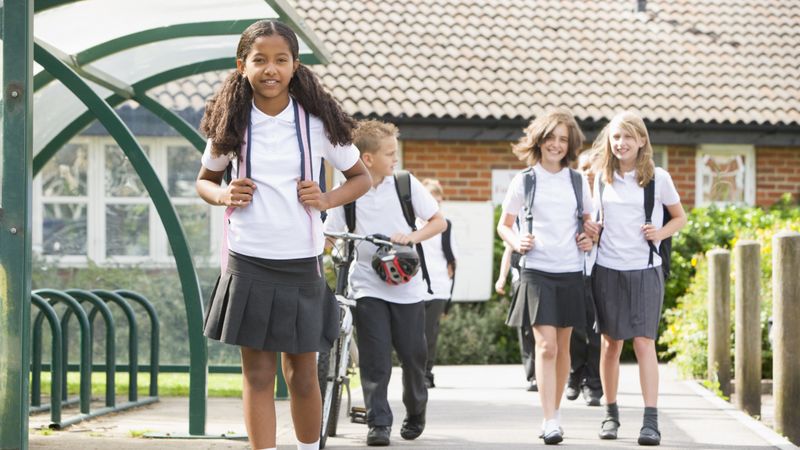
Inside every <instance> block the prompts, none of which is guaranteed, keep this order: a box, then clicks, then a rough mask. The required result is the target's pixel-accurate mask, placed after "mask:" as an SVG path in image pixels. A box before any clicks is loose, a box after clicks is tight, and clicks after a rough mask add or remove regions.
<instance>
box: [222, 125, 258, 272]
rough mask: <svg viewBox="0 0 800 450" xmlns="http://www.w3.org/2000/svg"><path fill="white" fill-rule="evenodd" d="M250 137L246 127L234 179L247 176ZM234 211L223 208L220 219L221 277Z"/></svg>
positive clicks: (226, 256)
mask: <svg viewBox="0 0 800 450" xmlns="http://www.w3.org/2000/svg"><path fill="white" fill-rule="evenodd" d="M250 137H251V135H250V126H248V127H247V133H246V137H245V141H244V142H243V143H242V148H241V150H240V151H239V161H238V163H239V165H238V166H237V168H236V178H240V177H241V174H242V173H244V174H245V176H248V174H249V171H248V170H247V169H248V166H247V161H248V159H249V158H248V157H247V156H248V150H249V149H250V145H249V144H250ZM231 164H232V163H231ZM243 171H244V172H243ZM234 211H236V208H234V207H233V206H229V207H227V208H225V214H224V216H223V219H222V243H221V244H220V251H219V266H220V269H221V270H220V273H221V274H223V275H224V274H225V270H227V268H228V226H229V225H230V222H231V215H233V212H234Z"/></svg>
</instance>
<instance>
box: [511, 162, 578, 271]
mask: <svg viewBox="0 0 800 450" xmlns="http://www.w3.org/2000/svg"><path fill="white" fill-rule="evenodd" d="M533 170H534V172H535V173H536V192H535V195H534V198H533V236H534V237H535V238H534V240H533V249H532V250H531V251H529V252H528V253H527V254H526V255H525V268H528V269H536V270H541V271H543V272H549V273H568V272H581V271H583V259H584V255H583V252H582V251H581V250H580V249H579V248H578V244H577V242H576V241H575V236H576V235H577V233H578V219H577V211H578V202H577V200H576V199H575V191H574V189H573V187H572V179H571V175H570V172H569V169H568V168H566V167H565V168H563V169H561V170H560V171H558V172H556V173H550V172H548V171H547V170H545V169H544V168H542V166H541V165H539V164H537V165H535V166H534V167H533ZM524 178H525V175H524V174H523V173H522V172H520V173H518V174H517V175H516V176H514V178H513V179H512V180H511V183H510V184H509V185H508V191H507V192H506V198H505V199H504V200H503V214H504V215H505V214H512V215H515V216H517V217H518V218H519V225H520V227H521V228H522V230H523V232H525V231H527V227H528V225H527V222H526V221H525V217H524V214H525V212H524V210H523V208H522V207H523V205H524V203H525V183H524ZM581 180H582V183H583V213H584V214H592V197H591V192H590V191H589V183H588V182H587V181H586V177H584V176H581Z"/></svg>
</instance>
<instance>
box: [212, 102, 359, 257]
mask: <svg viewBox="0 0 800 450" xmlns="http://www.w3.org/2000/svg"><path fill="white" fill-rule="evenodd" d="M292 102H293V100H290V101H289V105H288V106H287V107H286V109H284V110H283V111H281V113H280V114H278V115H277V116H275V117H272V116H268V115H266V114H264V113H263V112H261V111H260V110H259V109H258V108H256V107H255V105H253V107H252V110H251V113H250V117H251V123H252V127H253V129H252V140H253V142H252V145H251V146H250V148H251V150H250V151H251V155H250V166H251V167H250V170H251V177H252V180H253V181H254V182H255V184H256V190H255V193H254V194H253V201H252V203H251V204H250V205H248V206H246V207H244V208H236V209H235V210H234V212H233V214H232V215H231V218H230V226H229V228H228V248H229V249H230V250H232V251H234V252H236V253H239V254H242V255H248V256H255V257H258V258H265V259H295V258H307V257H312V256H317V255H319V254H320V253H322V250H323V247H324V245H325V240H324V238H323V236H322V220H321V219H320V213H319V211H318V210H316V209H314V208H311V209H310V211H311V218H309V214H308V213H307V212H306V209H305V207H304V206H303V204H302V203H300V201H299V200H298V198H297V180H299V179H300V148H299V145H298V143H297V135H296V133H295V124H294V109H293V106H292ZM310 134H311V156H312V172H313V177H314V180H315V181H317V182H319V180H318V179H317V177H318V176H319V167H320V158H325V160H326V161H328V163H330V164H332V165H333V166H334V167H336V168H337V169H338V170H341V171H346V170H348V169H350V168H352V167H353V166H354V165H355V164H356V162H357V161H358V158H359V152H358V149H357V148H356V147H355V146H353V145H347V146H343V147H341V146H334V145H333V144H331V142H330V141H329V140H328V138H327V136H326V135H325V127H324V125H323V123H322V121H321V120H320V119H319V118H317V117H314V116H311V117H310ZM229 161H230V159H229V158H228V157H227V156H220V157H216V158H215V157H213V156H212V154H211V141H210V140H209V142H208V144H207V145H206V150H205V153H204V154H203V159H202V162H203V166H204V167H206V168H207V169H209V170H213V171H215V172H220V171H223V170H225V168H226V167H227V166H228V162H229ZM232 163H233V171H232V174H233V176H234V178H235V177H236V176H237V168H238V161H237V160H236V159H235V158H234V160H233V161H232ZM244 176H245V174H244V173H242V174H241V177H244Z"/></svg>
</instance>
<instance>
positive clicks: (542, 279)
mask: <svg viewBox="0 0 800 450" xmlns="http://www.w3.org/2000/svg"><path fill="white" fill-rule="evenodd" d="M584 295H585V294H584V284H583V273H582V272H569V273H548V272H542V271H540V270H534V269H525V270H523V271H522V274H521V276H520V280H519V287H518V288H517V290H516V293H515V295H514V300H513V301H512V303H511V308H510V310H509V312H508V318H507V319H506V325H508V326H511V327H521V326H522V324H523V318H524V317H525V316H526V315H527V317H528V318H529V320H530V321H529V322H526V323H530V324H533V325H552V326H554V327H560V328H565V327H583V326H584V324H585V322H586V309H585V308H586V302H585V301H584Z"/></svg>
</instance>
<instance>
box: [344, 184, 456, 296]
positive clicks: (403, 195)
mask: <svg viewBox="0 0 800 450" xmlns="http://www.w3.org/2000/svg"><path fill="white" fill-rule="evenodd" d="M394 187H395V189H396V190H397V198H398V199H399V200H400V208H401V209H402V210H403V217H405V219H406V223H407V224H408V226H409V227H411V231H417V223H416V215H414V204H413V203H411V173H409V172H408V171H407V170H398V171H397V172H396V173H395V174H394ZM344 220H345V223H346V224H347V230H348V231H349V232H351V233H352V232H354V231H355V229H356V202H355V201H353V202H350V203H347V204H346V205H344ZM349 244H350V245H351V246H352V245H353V242H352V241H351V242H350V243H349ZM350 250H351V252H350V254H352V248H351V249H350ZM416 250H417V254H418V255H419V260H420V264H421V266H422V279H424V280H425V282H426V283H427V284H428V293H429V294H432V293H433V290H431V277H430V275H428V266H426V265H425V253H424V252H423V251H422V243H420V242H418V243H417V244H416ZM450 253H451V254H452V250H451V251H450Z"/></svg>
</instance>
